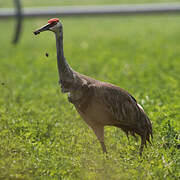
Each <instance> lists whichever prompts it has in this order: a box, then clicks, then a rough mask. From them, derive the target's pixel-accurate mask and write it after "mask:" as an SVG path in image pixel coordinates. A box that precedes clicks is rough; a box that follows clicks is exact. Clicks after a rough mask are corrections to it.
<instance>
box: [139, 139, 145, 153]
mask: <svg viewBox="0 0 180 180" xmlns="http://www.w3.org/2000/svg"><path fill="white" fill-rule="evenodd" d="M145 144H146V138H145V136H141V146H140V149H139V155H140V156H142V152H143V148H144V145H145Z"/></svg>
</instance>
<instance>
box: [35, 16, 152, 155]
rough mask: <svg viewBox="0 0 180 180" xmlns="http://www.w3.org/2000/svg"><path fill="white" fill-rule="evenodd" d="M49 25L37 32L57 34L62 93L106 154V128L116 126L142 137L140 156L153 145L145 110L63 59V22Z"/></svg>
mask: <svg viewBox="0 0 180 180" xmlns="http://www.w3.org/2000/svg"><path fill="white" fill-rule="evenodd" d="M48 22H49V23H48V25H46V26H44V27H42V28H40V29H39V30H37V31H35V32H34V33H35V34H39V33H40V32H42V31H45V30H50V31H53V32H54V33H55V36H56V47H57V63H58V72H59V78H60V81H59V83H60V85H61V91H62V92H63V93H68V100H69V102H71V103H72V104H73V105H74V106H75V108H76V110H77V112H78V113H79V114H80V116H81V117H82V118H83V119H84V121H85V122H86V123H87V124H88V125H89V126H90V127H91V128H92V130H93V131H94V133H95V135H96V136H97V138H98V140H99V142H100V144H101V146H102V150H103V152H107V150H106V146H105V143H104V126H116V127H118V128H121V129H122V130H123V131H124V132H125V133H126V135H127V136H128V135H129V134H130V135H133V136H135V134H138V135H139V136H140V137H141V146H140V155H141V154H142V151H143V147H144V145H146V141H148V142H150V136H151V137H153V134H152V125H151V122H150V120H149V118H148V116H147V115H146V114H145V112H144V110H143V109H142V107H141V106H140V105H139V104H138V103H137V102H136V100H135V98H134V97H133V96H131V95H130V94H129V93H128V92H127V91H125V90H124V89H121V88H119V87H118V86H115V85H113V84H110V83H105V82H101V81H98V80H95V79H93V78H90V77H88V76H85V75H82V74H80V73H78V72H76V71H74V70H73V69H72V68H71V67H70V66H69V64H68V63H67V61H66V59H65V57H64V51H63V28H62V24H61V22H59V21H58V20H57V19H51V20H49V21H48ZM52 22H54V23H52Z"/></svg>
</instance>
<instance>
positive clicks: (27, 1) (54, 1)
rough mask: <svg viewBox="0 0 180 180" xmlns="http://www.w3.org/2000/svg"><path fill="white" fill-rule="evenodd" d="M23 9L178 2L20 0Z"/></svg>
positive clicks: (3, 3) (4, 4) (8, 3)
mask: <svg viewBox="0 0 180 180" xmlns="http://www.w3.org/2000/svg"><path fill="white" fill-rule="evenodd" d="M21 2H22V5H23V6H24V7H32V6H33V7H36V6H64V5H102V4H138V3H168V2H180V0H111V1H109V0H76V1H75V0H51V1H49V0H43V1H42V0H21ZM12 6H13V1H12V0H6V1H0V7H12Z"/></svg>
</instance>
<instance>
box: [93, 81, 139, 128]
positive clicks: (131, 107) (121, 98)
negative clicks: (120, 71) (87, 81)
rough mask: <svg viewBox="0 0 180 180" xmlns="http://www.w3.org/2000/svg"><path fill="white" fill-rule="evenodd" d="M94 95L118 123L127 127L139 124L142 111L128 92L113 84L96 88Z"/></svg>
mask: <svg viewBox="0 0 180 180" xmlns="http://www.w3.org/2000/svg"><path fill="white" fill-rule="evenodd" d="M94 94H95V96H96V97H97V99H99V101H100V102H101V103H103V104H104V105H105V107H106V108H107V110H108V111H109V112H110V113H111V114H112V117H113V118H114V119H115V120H116V121H117V122H119V123H120V124H123V125H127V126H128V125H132V124H137V122H136V121H137V120H138V119H139V116H140V110H139V107H138V105H137V102H136V100H135V98H134V97H133V96H131V95H130V94H129V93H128V92H127V91H125V90H123V89H121V88H119V87H117V86H114V85H111V84H102V85H101V86H94Z"/></svg>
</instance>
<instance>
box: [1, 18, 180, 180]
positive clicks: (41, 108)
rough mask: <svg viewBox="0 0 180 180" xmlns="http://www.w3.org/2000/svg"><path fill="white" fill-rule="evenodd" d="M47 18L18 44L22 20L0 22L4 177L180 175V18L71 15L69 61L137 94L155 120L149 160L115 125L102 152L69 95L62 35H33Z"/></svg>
mask: <svg viewBox="0 0 180 180" xmlns="http://www.w3.org/2000/svg"><path fill="white" fill-rule="evenodd" d="M46 21H47V20H28V21H25V27H24V29H23V34H22V39H21V42H20V43H19V44H18V45H17V46H16V47H15V46H13V45H11V44H10V43H11V38H12V33H13V27H14V26H13V25H14V24H13V22H12V21H1V22H0V27H1V29H0V33H1V43H0V57H1V58H0V179H13V180H14V179H42V180H44V179H68V180H72V179H73V180H74V179H75V180H76V179H77V180H79V179H83V180H106V179H107V180H109V179H111V180H126V179H138V180H139V179H142V180H144V179H169V180H172V179H178V177H180V168H179V167H180V153H179V151H180V150H179V149H178V147H179V146H178V145H179V143H180V142H179V138H180V134H179V132H180V123H179V120H180V113H179V110H180V33H179V29H180V24H179V21H180V17H175V16H171V17H168V16H164V17H157V16H153V17H138V18H137V17H133V18H132V17H124V18H119V17H112V18H110V17H109V18H107V17H106V18H105V17H104V18H79V19H71V18H67V19H63V24H64V46H65V55H66V58H67V60H68V62H69V63H70V65H71V66H72V67H73V68H74V69H75V70H76V71H78V72H80V73H83V74H86V75H89V76H92V77H94V78H96V79H99V80H103V81H108V82H111V83H114V84H116V85H119V86H120V87H122V88H124V89H126V90H128V91H129V92H130V93H131V94H132V95H133V96H134V97H135V98H136V99H137V101H138V102H139V103H140V104H141V105H142V106H143V107H144V109H145V111H146V112H147V114H148V116H149V117H150V119H151V121H152V123H153V130H154V140H153V145H152V146H150V145H148V147H147V148H145V150H144V154H143V156H142V158H140V157H139V155H138V148H139V143H140V142H139V141H138V140H135V139H134V138H130V142H128V140H127V138H126V136H125V134H124V133H123V132H122V131H121V130H120V129H117V128H114V127H106V129H105V142H106V145H107V149H108V151H109V154H108V157H105V156H104V155H103V154H102V152H101V147H100V144H99V142H98V141H97V139H96V137H95V135H94V134H93V132H92V131H91V130H90V129H89V128H88V127H87V125H86V124H85V123H84V122H83V120H82V119H81V118H80V116H79V115H78V114H77V112H76V111H75V109H74V107H73V106H72V105H71V104H69V103H68V101H67V97H66V95H63V94H61V92H60V89H59V86H58V83H57V82H58V75H57V66H56V52H55V39H54V36H53V34H52V33H50V32H49V33H48V32H47V33H42V34H41V35H40V36H38V37H36V36H34V35H33V34H32V31H33V30H34V29H36V28H38V27H39V26H41V25H44V24H45V23H46ZM46 52H49V58H47V57H45V53H46ZM2 83H4V84H2Z"/></svg>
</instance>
